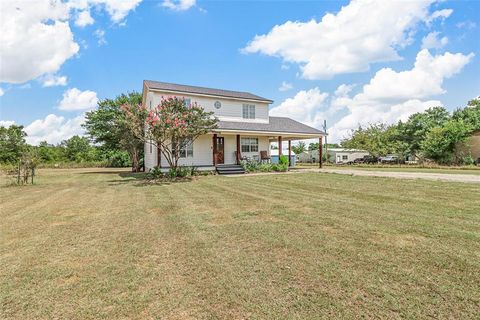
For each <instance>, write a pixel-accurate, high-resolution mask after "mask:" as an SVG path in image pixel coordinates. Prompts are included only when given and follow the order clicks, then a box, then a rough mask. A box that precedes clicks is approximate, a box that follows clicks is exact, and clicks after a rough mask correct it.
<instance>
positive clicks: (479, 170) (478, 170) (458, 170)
mask: <svg viewBox="0 0 480 320" xmlns="http://www.w3.org/2000/svg"><path fill="white" fill-rule="evenodd" d="M297 168H298V169H304V168H318V164H309V163H302V164H298V165H297ZM324 168H331V169H349V170H350V169H351V170H365V171H388V172H425V173H447V174H475V175H480V167H466V166H465V167H416V166H408V165H403V166H398V165H326V166H324Z"/></svg>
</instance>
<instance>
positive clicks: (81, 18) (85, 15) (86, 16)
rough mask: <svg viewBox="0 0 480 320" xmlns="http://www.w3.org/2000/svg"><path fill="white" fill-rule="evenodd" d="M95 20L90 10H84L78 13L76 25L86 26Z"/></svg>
mask: <svg viewBox="0 0 480 320" xmlns="http://www.w3.org/2000/svg"><path fill="white" fill-rule="evenodd" d="M94 22H95V20H93V18H92V16H91V15H90V10H82V11H80V12H79V13H78V15H77V19H76V20H75V25H76V26H78V27H81V28H83V27H86V26H88V25H91V24H93V23H94Z"/></svg>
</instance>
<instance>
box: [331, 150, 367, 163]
mask: <svg viewBox="0 0 480 320" xmlns="http://www.w3.org/2000/svg"><path fill="white" fill-rule="evenodd" d="M368 155H369V153H368V152H367V151H365V150H359V149H344V148H332V149H328V159H329V160H333V161H334V162H335V163H347V162H351V161H354V160H355V159H359V158H363V157H364V156H368Z"/></svg>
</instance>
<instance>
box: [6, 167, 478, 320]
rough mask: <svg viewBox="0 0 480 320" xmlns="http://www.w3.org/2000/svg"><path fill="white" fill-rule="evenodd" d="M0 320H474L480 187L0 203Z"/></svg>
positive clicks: (182, 187)
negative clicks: (11, 319) (471, 319)
mask: <svg viewBox="0 0 480 320" xmlns="http://www.w3.org/2000/svg"><path fill="white" fill-rule="evenodd" d="M0 206H1V207H0V209H1V210H0V308H1V310H0V311H1V312H0V318H2V319H9V318H17V319H31V318H38V319H40V318H43V319H51V318H62V319H89V318H109V319H120V318H134V319H135V318H136V319H145V318H162V319H190V318H191V319H193V318H199V319H245V318H250V319H280V318H288V319H312V318H330V319H331V318H389V319H395V318H411V319H413V318H451V319H467V318H478V310H480V272H479V270H480V186H479V185H476V184H461V183H446V182H434V181H421V180H400V179H387V178H373V177H351V176H347V175H338V174H324V173H323V174H320V173H298V174H289V175H282V174H278V175H269V176H250V177H248V176H245V177H236V178H228V177H219V176H207V177H200V178H198V179H195V180H194V181H189V182H181V183H180V182H179V183H172V184H164V185H146V184H144V183H143V182H142V180H140V179H138V176H132V175H130V174H128V173H126V172H125V171H119V170H109V169H72V170H40V172H39V176H38V180H37V184H36V185H34V186H28V187H1V188H0Z"/></svg>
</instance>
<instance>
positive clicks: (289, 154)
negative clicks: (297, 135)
mask: <svg viewBox="0 0 480 320" xmlns="http://www.w3.org/2000/svg"><path fill="white" fill-rule="evenodd" d="M288 166H289V167H291V166H292V140H288Z"/></svg>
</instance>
